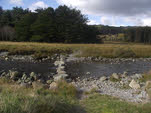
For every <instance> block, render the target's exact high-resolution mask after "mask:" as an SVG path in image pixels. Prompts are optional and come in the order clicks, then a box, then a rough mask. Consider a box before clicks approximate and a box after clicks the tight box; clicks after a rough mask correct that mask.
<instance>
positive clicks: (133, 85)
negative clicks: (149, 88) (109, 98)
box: [129, 79, 141, 89]
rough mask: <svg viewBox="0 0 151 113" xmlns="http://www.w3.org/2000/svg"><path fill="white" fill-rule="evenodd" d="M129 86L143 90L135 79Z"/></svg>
mask: <svg viewBox="0 0 151 113" xmlns="http://www.w3.org/2000/svg"><path fill="white" fill-rule="evenodd" d="M129 86H130V87H131V88H133V89H140V88H141V87H140V85H139V84H138V83H137V82H136V81H135V80H134V79H133V80H132V81H131V82H130V84H129Z"/></svg>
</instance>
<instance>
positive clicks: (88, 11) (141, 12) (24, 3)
mask: <svg viewBox="0 0 151 113" xmlns="http://www.w3.org/2000/svg"><path fill="white" fill-rule="evenodd" d="M64 4H65V5H67V6H69V7H73V8H77V9H80V10H81V12H82V13H83V14H85V15H87V16H88V18H89V22H88V24H96V25H97V24H103V25H110V26H151V0H0V6H2V7H3V9H11V8H12V7H15V6H21V7H23V8H29V9H30V10H32V11H34V10H35V9H36V8H47V7H53V8H57V7H58V6H59V5H64Z"/></svg>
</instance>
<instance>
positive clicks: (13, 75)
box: [9, 71, 19, 80]
mask: <svg viewBox="0 0 151 113" xmlns="http://www.w3.org/2000/svg"><path fill="white" fill-rule="evenodd" d="M9 74H10V78H11V79H13V80H14V79H16V78H17V77H18V76H19V72H17V71H9Z"/></svg>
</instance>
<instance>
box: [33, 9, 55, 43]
mask: <svg viewBox="0 0 151 113" xmlns="http://www.w3.org/2000/svg"><path fill="white" fill-rule="evenodd" d="M31 31H32V34H33V37H32V40H33V38H34V37H38V38H39V37H41V38H39V39H40V41H43V42H52V40H53V37H54V10H53V8H51V7H49V8H47V9H44V10H38V17H37V19H36V21H35V22H34V23H33V24H32V26H31Z"/></svg>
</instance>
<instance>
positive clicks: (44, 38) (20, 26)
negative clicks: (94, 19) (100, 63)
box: [0, 5, 99, 43]
mask: <svg viewBox="0 0 151 113" xmlns="http://www.w3.org/2000/svg"><path fill="white" fill-rule="evenodd" d="M87 22H88V18H87V17H86V16H85V15H83V14H82V13H81V11H80V10H77V9H75V8H70V7H67V6H65V5H64V6H58V8H56V9H53V8H51V7H49V8H46V9H37V10H35V12H32V11H30V10H29V9H23V8H21V7H14V8H13V9H12V10H3V8H2V7H0V40H1V41H23V42H49V43H99V40H98V39H97V34H98V30H97V28H96V27H94V26H89V25H87Z"/></svg>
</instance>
